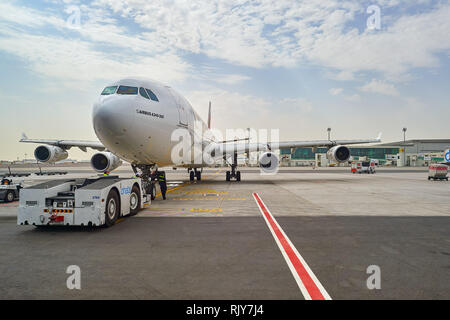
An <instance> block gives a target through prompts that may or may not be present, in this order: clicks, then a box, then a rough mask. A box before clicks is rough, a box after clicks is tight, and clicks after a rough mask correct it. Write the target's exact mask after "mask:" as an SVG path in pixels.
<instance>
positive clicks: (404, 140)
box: [403, 128, 408, 145]
mask: <svg viewBox="0 0 450 320" xmlns="http://www.w3.org/2000/svg"><path fill="white" fill-rule="evenodd" d="M407 130H408V128H403V144H404V145H405V144H406V131H407Z"/></svg>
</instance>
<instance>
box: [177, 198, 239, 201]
mask: <svg viewBox="0 0 450 320" xmlns="http://www.w3.org/2000/svg"><path fill="white" fill-rule="evenodd" d="M172 200H177V201H183V200H184V201H214V200H215V201H219V200H220V201H244V200H247V199H246V198H229V199H227V198H220V199H219V198H175V199H172Z"/></svg>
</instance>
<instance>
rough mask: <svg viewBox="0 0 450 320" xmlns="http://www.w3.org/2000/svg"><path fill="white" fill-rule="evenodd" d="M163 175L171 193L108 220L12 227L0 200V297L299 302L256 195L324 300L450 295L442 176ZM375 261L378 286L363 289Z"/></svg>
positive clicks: (11, 215)
mask: <svg viewBox="0 0 450 320" xmlns="http://www.w3.org/2000/svg"><path fill="white" fill-rule="evenodd" d="M125 171H126V170H125ZM166 172H167V176H168V180H169V193H168V194H167V198H168V199H167V200H166V201H163V200H161V197H160V196H159V197H157V199H156V200H155V201H154V202H153V203H152V204H151V205H149V206H146V207H145V208H144V209H143V210H142V211H141V212H140V213H139V214H138V215H136V216H134V217H130V218H125V219H120V220H119V223H117V224H116V225H115V226H113V227H111V228H94V229H92V228H91V229H89V228H78V227H74V228H69V227H51V228H43V229H41V228H35V227H32V226H17V225H16V221H15V216H16V213H17V203H11V204H4V203H0V243H1V246H0V261H1V263H0V284H1V286H0V299H22V298H25V299H52V298H55V299H79V298H86V299H94V298H95V299H119V298H123V299H303V298H304V296H303V294H302V292H301V291H300V289H299V286H298V285H297V283H296V281H295V279H294V277H293V274H292V272H291V270H290V269H289V267H288V264H287V263H286V260H285V259H284V258H283V255H282V253H281V251H280V249H279V247H278V246H277V243H276V242H275V240H274V237H273V235H272V233H271V231H270V230H269V228H268V226H267V224H266V222H265V220H264V218H263V216H262V214H261V211H260V210H259V209H258V206H257V204H256V202H255V200H254V198H253V193H257V194H258V195H259V196H260V197H261V199H262V200H263V201H264V203H265V205H266V206H267V208H268V209H269V210H270V212H271V213H272V215H273V216H274V217H275V219H276V220H277V222H278V224H279V226H280V227H281V228H282V229H283V230H284V232H285V234H286V235H287V236H288V237H289V239H290V240H291V242H292V245H293V246H295V248H296V249H297V250H298V252H299V253H300V254H301V255H302V257H303V258H304V260H305V261H306V263H307V264H308V265H309V267H310V269H311V270H312V271H313V272H314V274H315V276H316V277H317V279H318V280H319V281H320V283H321V284H322V285H323V287H324V288H325V290H326V291H327V292H328V294H329V295H330V296H331V298H332V299H449V298H450V232H449V231H450V218H449V216H450V210H449V208H450V197H449V196H448V195H449V194H450V193H449V191H450V184H449V183H448V182H445V181H441V182H439V181H436V182H433V181H428V180H427V174H426V172H423V170H416V169H411V168H408V169H397V168H395V169H394V168H393V169H384V170H379V171H378V173H377V174H375V175H353V174H351V173H350V172H349V169H348V168H333V169H332V170H330V169H329V170H323V169H320V170H318V171H316V170H312V169H311V168H286V169H284V168H283V169H282V170H280V172H279V174H278V175H275V176H265V175H260V172H259V170H256V169H248V168H246V169H245V170H242V172H243V173H242V181H241V182H239V183H238V182H234V181H232V182H226V181H225V171H224V169H221V168H217V169H209V170H205V171H204V172H203V179H202V181H200V182H194V183H190V182H189V181H188V179H187V174H186V172H185V171H184V170H183V171H180V170H177V171H175V172H174V171H172V170H167V171H166ZM182 173H184V174H182ZM120 174H122V173H120ZM71 175H76V176H77V177H79V176H80V175H82V174H81V173H80V172H78V171H76V170H73V171H70V172H69V176H71ZM86 175H87V173H86ZM123 175H125V176H127V175H128V173H127V172H124V173H123ZM53 178H54V177H50V179H53ZM65 178H67V177H65ZM42 179H45V178H42V177H39V178H38V177H33V176H31V177H29V178H28V180H27V181H26V182H27V183H29V184H34V183H37V182H38V181H41V180H42ZM69 265H77V266H79V267H80V269H81V286H82V287H81V290H69V289H67V286H66V280H67V277H68V276H69V275H68V274H67V273H66V268H67V267H68V266H69ZM373 265H375V266H378V267H379V268H380V271H381V277H380V279H381V289H374V290H370V289H368V287H367V279H368V278H369V276H370V274H368V273H367V268H368V267H369V266H373Z"/></svg>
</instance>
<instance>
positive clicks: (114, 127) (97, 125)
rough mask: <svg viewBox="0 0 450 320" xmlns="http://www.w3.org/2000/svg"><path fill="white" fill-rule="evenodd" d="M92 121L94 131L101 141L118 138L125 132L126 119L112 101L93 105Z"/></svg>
mask: <svg viewBox="0 0 450 320" xmlns="http://www.w3.org/2000/svg"><path fill="white" fill-rule="evenodd" d="M92 120H93V125H94V130H95V132H96V134H97V136H98V137H99V138H100V139H101V140H103V139H105V140H111V138H118V137H120V136H122V135H123V134H124V132H125V131H126V128H125V127H126V123H125V120H126V117H124V115H123V114H122V112H121V108H120V106H119V105H118V104H117V103H115V102H114V101H112V100H103V101H99V102H97V103H96V104H95V105H94V110H93V115H92Z"/></svg>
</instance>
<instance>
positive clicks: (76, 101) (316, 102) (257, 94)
mask: <svg viewBox="0 0 450 320" xmlns="http://www.w3.org/2000/svg"><path fill="white" fill-rule="evenodd" d="M449 30H450V2H449V1H432V0H418V1H411V0H392V1H388V0H371V1H350V0H316V1H303V0H298V1H294V0H288V1H284V0H263V1H242V0H236V1H234V0H233V1H231V0H227V1H214V0H204V1H203V0H202V1H197V0H189V1H187V0H182V1H179V0H170V1H169V0H168V1H157V0H155V1H147V0H121V1H114V0H95V1H81V0H80V1H75V0H73V1H70V0H47V1H31V0H30V1H25V0H23V1H19V0H17V1H14V0H12V1H11V0H2V1H1V2H0V119H1V120H2V121H1V139H0V141H1V142H0V143H1V145H0V159H2V160H15V159H17V158H18V157H19V158H21V159H22V158H23V157H25V155H26V157H27V158H32V154H33V150H34V148H35V146H33V145H31V144H23V143H19V142H18V140H19V139H20V136H21V133H22V132H26V134H27V135H28V137H30V138H35V139H39V138H47V139H79V140H97V138H96V136H95V133H94V130H93V128H92V118H91V116H92V104H93V102H94V101H95V100H96V99H97V97H98V95H99V94H100V92H101V91H102V89H103V88H104V87H105V86H106V84H108V83H109V82H111V81H115V80H117V79H120V78H124V77H129V76H143V77H148V78H151V79H154V80H158V81H160V82H163V83H165V84H168V85H170V86H172V87H174V88H175V89H177V91H179V92H180V93H182V94H183V95H184V96H185V97H186V98H187V99H188V101H189V102H190V103H191V104H192V105H193V107H194V108H195V109H196V110H197V111H198V113H199V114H200V115H201V116H202V117H203V119H206V118H207V109H208V101H212V108H213V117H212V125H213V127H215V128H218V129H221V130H225V129H227V128H248V127H251V128H255V129H260V128H263V129H279V130H280V139H281V140H314V139H324V138H326V137H327V132H326V129H327V128H328V127H331V128H332V133H331V134H332V138H335V139H364V138H374V137H376V136H377V135H378V132H380V131H381V132H383V141H384V142H389V141H398V140H401V139H402V138H403V132H402V128H403V127H407V128H408V131H407V138H410V139H413V138H416V139H420V138H450V137H449V134H448V133H447V130H446V129H447V127H448V121H449V119H450V102H449V101H450V90H449V88H450V60H449V53H450V32H449ZM91 155H92V152H90V153H83V152H81V151H80V150H76V149H74V150H70V157H71V158H75V159H89V158H90V156H91Z"/></svg>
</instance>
